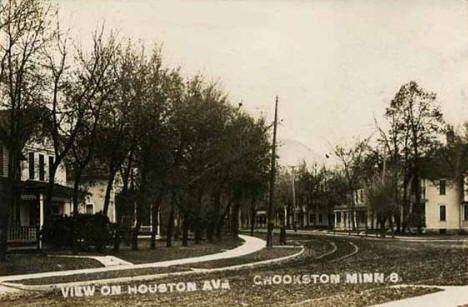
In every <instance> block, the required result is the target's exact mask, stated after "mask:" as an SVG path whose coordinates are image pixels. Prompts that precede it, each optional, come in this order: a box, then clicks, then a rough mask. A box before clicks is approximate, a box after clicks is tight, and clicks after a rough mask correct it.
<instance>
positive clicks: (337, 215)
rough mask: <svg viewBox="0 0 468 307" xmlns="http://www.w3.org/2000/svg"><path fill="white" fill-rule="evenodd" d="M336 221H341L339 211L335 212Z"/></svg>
mask: <svg viewBox="0 0 468 307" xmlns="http://www.w3.org/2000/svg"><path fill="white" fill-rule="evenodd" d="M336 222H337V223H341V212H337V213H336Z"/></svg>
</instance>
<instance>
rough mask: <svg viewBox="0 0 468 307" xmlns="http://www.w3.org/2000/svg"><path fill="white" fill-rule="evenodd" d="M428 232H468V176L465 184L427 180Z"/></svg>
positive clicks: (443, 180)
mask: <svg viewBox="0 0 468 307" xmlns="http://www.w3.org/2000/svg"><path fill="white" fill-rule="evenodd" d="M425 195H426V202H425V221H426V231H427V232H436V233H456V232H460V231H465V232H468V176H465V178H464V182H463V184H462V183H461V182H460V183H457V182H456V181H454V180H447V179H439V180H436V181H429V180H426V184H425Z"/></svg>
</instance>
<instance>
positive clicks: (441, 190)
mask: <svg viewBox="0 0 468 307" xmlns="http://www.w3.org/2000/svg"><path fill="white" fill-rule="evenodd" d="M439 194H440V195H445V180H440V181H439Z"/></svg>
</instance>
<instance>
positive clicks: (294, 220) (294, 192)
mask: <svg viewBox="0 0 468 307" xmlns="http://www.w3.org/2000/svg"><path fill="white" fill-rule="evenodd" d="M295 171H296V170H295V168H294V166H291V181H292V182H291V186H292V201H293V214H292V223H293V229H294V232H297V218H296V212H297V209H296V187H295V181H296V173H295Z"/></svg>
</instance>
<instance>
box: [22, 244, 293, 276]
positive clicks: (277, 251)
mask: <svg viewBox="0 0 468 307" xmlns="http://www.w3.org/2000/svg"><path fill="white" fill-rule="evenodd" d="M300 250H301V249H300V248H280V247H276V248H273V249H263V250H261V251H258V252H255V253H252V254H249V255H246V256H243V257H238V258H231V259H222V260H214V261H207V262H201V263H194V264H187V265H179V266H171V267H167V268H141V269H128V270H118V271H110V272H100V273H91V274H76V275H69V276H54V277H45V278H35V279H24V280H18V281H16V282H17V283H21V284H25V285H47V284H54V283H67V282H74V281H86V280H97V279H109V278H117V277H133V276H140V275H150V274H162V273H170V272H182V271H189V270H190V269H191V268H204V269H209V268H220V267H225V266H231V265H238V264H245V263H252V262H258V261H263V260H269V259H274V258H280V257H285V256H289V255H293V254H296V253H298V252H299V251H300Z"/></svg>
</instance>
